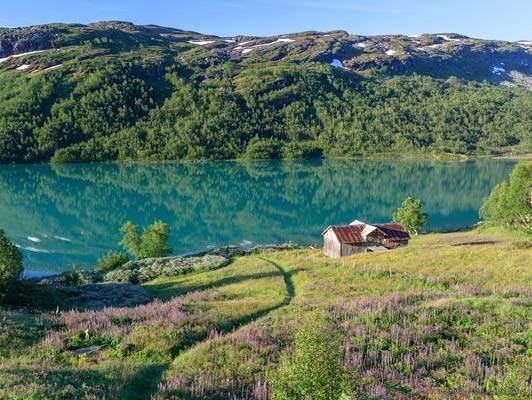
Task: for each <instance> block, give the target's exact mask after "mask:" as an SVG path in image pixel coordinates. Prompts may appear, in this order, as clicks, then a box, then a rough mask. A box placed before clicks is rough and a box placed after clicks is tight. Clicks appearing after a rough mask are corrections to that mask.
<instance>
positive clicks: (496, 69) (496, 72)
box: [491, 65, 506, 76]
mask: <svg viewBox="0 0 532 400" xmlns="http://www.w3.org/2000/svg"><path fill="white" fill-rule="evenodd" d="M505 72H506V70H505V69H504V68H503V67H499V66H497V65H494V66H493V68H492V69H491V73H492V74H494V75H498V76H501V75H502V74H504V73H505Z"/></svg>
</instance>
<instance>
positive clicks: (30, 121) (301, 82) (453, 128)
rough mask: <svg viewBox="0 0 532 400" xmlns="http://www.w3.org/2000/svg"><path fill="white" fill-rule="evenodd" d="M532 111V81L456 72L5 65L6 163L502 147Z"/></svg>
mask: <svg viewBox="0 0 532 400" xmlns="http://www.w3.org/2000/svg"><path fill="white" fill-rule="evenodd" d="M168 65H170V62H169V61H168ZM228 71H229V72H228ZM531 108H532V95H531V94H530V93H529V92H526V91H524V90H520V89H515V88H503V87H494V86H491V85H488V84H484V83H482V84H479V83H465V82H461V81H458V80H457V79H449V80H447V81H443V80H437V79H433V78H428V77H421V76H412V77H395V78H392V79H388V80H382V79H381V80H370V79H362V78H360V77H358V76H357V75H355V74H347V73H342V72H341V71H336V70H334V69H331V68H329V67H328V66H324V65H319V64H312V63H309V64H301V65H291V64H279V65H264V66H259V65H253V64H251V65H238V66H235V65H233V64H232V63H225V64H221V65H220V66H217V67H212V68H210V69H208V70H207V71H204V70H203V69H202V68H201V67H199V66H191V65H184V64H179V63H175V62H173V64H172V66H171V67H169V66H166V65H165V64H164V63H162V64H160V65H157V66H152V67H147V66H146V65H144V64H142V63H140V62H133V61H128V62H126V61H123V60H112V61H111V60H105V61H103V60H100V59H97V60H94V61H93V62H92V63H90V64H84V63H81V64H80V65H79V66H77V67H72V69H71V70H69V69H64V70H61V71H60V72H58V73H54V74H43V75H40V74H37V75H35V76H34V77H28V76H18V75H13V74H9V73H1V74H0V162H29V161H49V160H51V159H52V160H53V161H55V162H71V161H104V160H129V159H138V160H177V159H229V158H240V157H245V158H264V157H270V158H275V157H287V158H300V157H301V158H311V157H317V156H320V155H321V154H324V155H325V156H341V157H351V156H366V155H372V154H374V153H383V152H385V153H393V154H396V153H398V152H399V153H404V152H407V153H408V152H418V151H430V152H440V153H441V152H452V153H460V154H486V153H497V152H500V151H501V150H503V149H505V148H507V147H508V146H513V145H516V144H521V146H523V147H526V146H530V135H529V132H530V131H531V130H532V116H531V115H530V113H529V112H528V111H529V110H530V109H531Z"/></svg>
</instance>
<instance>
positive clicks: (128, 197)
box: [0, 160, 514, 272]
mask: <svg viewBox="0 0 532 400" xmlns="http://www.w3.org/2000/svg"><path fill="white" fill-rule="evenodd" d="M513 165H514V163H513V162H510V161H498V160H497V161H495V160H489V161H488V160H487V161H476V162H453V163H443V162H441V163H440V162H383V161H343V160H342V161H339V160H325V161H300V162H287V161H271V162H269V161H268V162H254V163H238V162H210V163H207V162H206V163H176V164H149V165H143V164H91V165H70V166H50V165H4V166H0V227H2V228H3V229H4V230H5V231H6V232H7V234H8V236H9V237H10V238H11V239H12V240H13V241H15V242H16V243H17V245H18V246H19V247H20V248H21V249H22V251H23V254H24V263H25V266H26V268H27V269H28V270H29V271H32V272H44V271H46V272H52V271H53V272H57V271H62V270H65V269H67V268H68V266H69V265H71V264H76V265H83V266H91V265H94V262H95V260H96V259H97V258H98V257H99V256H100V255H102V254H103V253H105V252H106V251H107V250H108V249H117V248H118V242H119V240H120V233H119V227H120V225H121V224H122V223H123V222H124V221H126V220H127V219H131V220H133V221H135V222H136V223H138V224H140V225H147V224H149V223H151V222H152V221H153V220H155V219H157V218H161V219H163V220H165V221H167V222H168V223H169V224H170V225H171V228H172V246H173V249H174V253H175V254H182V253H188V252H193V251H197V250H203V249H205V248H207V247H209V246H220V245H227V244H240V243H246V244H250V243H252V244H257V243H258V244H267V243H284V242H288V241H292V242H296V243H301V244H313V243H320V241H321V237H320V233H321V232H322V230H323V229H324V228H325V227H326V226H327V225H329V224H341V223H348V222H350V221H352V220H353V219H355V218H357V219H361V220H365V221H370V222H384V221H388V220H389V219H390V215H391V214H392V212H393V210H394V209H395V208H397V207H398V206H399V205H400V204H401V202H402V201H403V199H404V198H405V197H406V196H407V195H413V196H415V197H418V198H421V199H422V200H423V201H424V202H425V205H426V211H427V212H428V214H429V223H428V226H427V228H428V229H430V230H440V229H453V228H461V227H467V226H469V225H472V224H474V223H475V222H477V220H478V209H479V207H480V205H481V203H482V200H483V198H485V197H486V196H487V195H488V193H489V192H490V190H491V189H492V188H493V186H495V185H496V184H497V183H499V182H501V181H502V180H504V179H505V178H506V177H507V176H508V175H509V173H510V171H511V169H512V167H513Z"/></svg>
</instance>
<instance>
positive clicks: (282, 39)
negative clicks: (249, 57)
mask: <svg viewBox="0 0 532 400" xmlns="http://www.w3.org/2000/svg"><path fill="white" fill-rule="evenodd" d="M292 42H295V40H294V39H288V38H281V39H277V40H276V41H274V42H270V43H264V44H257V45H255V46H251V47H249V48H246V49H244V48H243V46H244V44H245V43H249V42H245V43H240V45H239V46H238V47H235V50H242V54H249V53H251V52H252V51H253V50H255V49H258V48H260V47H268V46H273V45H275V44H280V43H292Z"/></svg>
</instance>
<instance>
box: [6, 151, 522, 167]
mask: <svg viewBox="0 0 532 400" xmlns="http://www.w3.org/2000/svg"><path fill="white" fill-rule="evenodd" d="M319 160H321V161H327V160H332V161H335V160H336V161H412V162H414V161H425V162H428V161H435V162H469V161H482V160H509V161H520V160H532V153H523V154H502V155H466V154H454V153H423V152H421V153H403V154H395V153H376V154H374V155H371V156H353V157H336V156H333V157H319V158H267V159H245V158H230V159H219V160H217V159H213V160H211V159H206V158H205V159H197V160H187V159H181V160H107V161H92V162H88V161H80V162H65V163H54V162H51V161H48V162H44V161H43V162H28V163H0V167H2V166H20V165H48V166H52V167H54V166H58V167H60V166H73V165H97V164H117V165H120V164H122V165H142V164H144V165H157V164H197V163H226V162H228V163H243V164H245V163H260V162H271V161H279V162H286V161H288V162H300V161H319Z"/></svg>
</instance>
